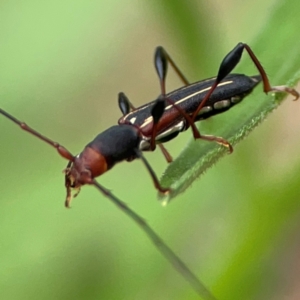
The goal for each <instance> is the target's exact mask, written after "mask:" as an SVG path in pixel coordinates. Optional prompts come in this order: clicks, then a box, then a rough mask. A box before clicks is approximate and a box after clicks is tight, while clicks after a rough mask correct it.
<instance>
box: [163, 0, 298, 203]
mask: <svg viewBox="0 0 300 300" xmlns="http://www.w3.org/2000/svg"><path fill="white" fill-rule="evenodd" d="M298 6H299V5H298V4H297V2H296V1H290V2H288V3H287V2H285V3H284V4H283V5H279V6H277V7H276V8H275V9H274V11H273V13H272V14H271V15H270V18H269V20H268V21H267V22H266V25H265V27H264V28H263V30H262V31H261V33H260V34H259V35H258V36H257V38H256V39H255V41H254V42H252V43H250V47H251V48H252V49H253V51H254V52H255V54H256V55H257V57H258V58H259V60H260V61H261V63H262V64H263V66H264V67H265V68H266V70H267V73H268V74H269V77H270V81H271V84H273V85H283V84H288V85H290V86H294V85H295V84H296V83H297V82H298V81H299V80H300V39H299V38H298V35H299V26H298V23H299V21H298V20H299V18H298V17H297V15H296V14H297V11H298ZM287 16H288V20H287ZM296 23H297V24H296ZM243 42H246V41H243ZM247 42H248V41H247ZM234 46H235V45H232V48H233V47H234ZM225 54H226V53H224V56H225ZM221 60H222V57H220V62H221ZM246 64H247V66H246ZM241 66H244V67H243V69H241V68H240V67H239V68H238V69H239V72H240V73H245V74H249V75H253V74H254V73H258V72H257V71H250V72H251V73H250V72H249V70H250V68H251V61H250V60H249V58H248V57H247V56H246V55H244V56H243V60H242V64H241ZM241 70H242V71H241ZM286 96H287V95H286V94H276V95H268V96H266V95H265V94H264V93H262V91H261V86H259V87H257V88H256V91H255V93H254V94H252V95H251V96H249V97H248V98H247V99H245V100H244V101H243V103H242V104H241V105H239V106H238V107H237V108H235V109H233V110H232V111H230V112H228V113H226V114H223V115H222V116H220V117H219V116H218V117H215V120H214V121H213V124H209V126H210V130H212V131H211V132H206V130H203V125H202V124H203V123H205V122H203V121H202V122H201V123H202V124H200V127H199V129H200V131H201V132H202V133H205V134H214V135H217V136H222V137H224V138H226V139H227V140H229V141H230V142H231V143H232V145H236V144H237V143H238V142H239V141H241V140H242V139H243V138H245V137H246V136H247V135H248V134H249V133H250V132H251V131H252V130H253V129H254V128H255V127H256V126H257V125H259V124H260V123H261V122H262V121H263V120H264V119H265V118H266V117H267V115H268V114H269V113H270V112H272V111H273V110H274V109H275V108H277V107H278V106H279V105H280V104H281V103H282V101H283V99H284V98H285V97H286ZM293 105H299V104H298V103H294V104H293ZM210 123H211V122H210ZM227 153H228V151H227V149H225V148H224V147H220V146H219V145H217V144H214V143H207V142H203V141H194V140H191V141H190V142H189V143H188V145H187V147H186V148H185V149H184V150H183V152H182V153H181V154H180V155H179V157H178V158H177V159H176V160H175V161H174V162H173V163H172V164H170V165H169V166H168V168H167V169H166V171H165V173H164V174H163V176H162V179H161V184H162V185H163V186H170V187H171V189H172V192H171V193H170V194H169V195H168V196H167V198H164V202H165V203H167V202H168V201H169V200H170V199H172V198H173V197H175V196H176V195H178V194H179V193H181V192H183V191H184V190H185V189H186V188H187V187H189V185H190V184H191V183H192V182H193V181H194V180H195V179H196V178H197V177H199V176H200V175H202V174H203V173H204V172H205V171H206V170H207V169H208V168H210V167H211V166H212V165H214V164H215V163H216V162H217V161H218V160H219V159H220V158H221V157H222V156H224V155H226V154H227Z"/></svg>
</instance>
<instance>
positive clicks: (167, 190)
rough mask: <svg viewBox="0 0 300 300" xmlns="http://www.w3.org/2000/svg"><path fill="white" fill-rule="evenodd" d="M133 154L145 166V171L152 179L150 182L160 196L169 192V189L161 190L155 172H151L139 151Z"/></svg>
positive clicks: (136, 150)
mask: <svg viewBox="0 0 300 300" xmlns="http://www.w3.org/2000/svg"><path fill="white" fill-rule="evenodd" d="M135 153H136V156H137V158H140V159H141V160H142V162H143V164H144V165H145V167H146V169H147V170H148V172H149V173H150V176H151V178H152V181H153V183H154V186H155V188H156V189H157V190H158V191H159V192H160V193H162V194H168V193H169V192H170V189H169V188H163V187H162V186H161V185H160V183H159V180H158V178H157V176H156V174H155V172H154V171H153V169H152V167H151V166H150V164H149V163H148V161H147V159H146V158H145V157H144V155H143V154H142V152H141V151H139V150H138V149H135Z"/></svg>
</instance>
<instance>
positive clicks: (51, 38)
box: [0, 0, 300, 300]
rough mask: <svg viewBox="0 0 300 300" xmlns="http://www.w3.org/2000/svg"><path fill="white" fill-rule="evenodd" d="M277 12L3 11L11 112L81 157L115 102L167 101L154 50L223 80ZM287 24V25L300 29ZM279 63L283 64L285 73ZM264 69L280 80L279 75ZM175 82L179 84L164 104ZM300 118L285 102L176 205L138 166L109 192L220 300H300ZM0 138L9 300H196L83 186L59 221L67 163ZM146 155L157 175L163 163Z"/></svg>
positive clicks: (25, 140) (113, 178) (126, 222)
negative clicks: (224, 65) (232, 60)
mask: <svg viewBox="0 0 300 300" xmlns="http://www.w3.org/2000/svg"><path fill="white" fill-rule="evenodd" d="M293 1H295V2H294V3H296V0H290V2H293ZM280 2H284V1H279V0H278V1H275V0H265V1H259V0H252V1H238V0H230V1H222V0H211V1H200V0H199V1H196V0H195V1H192V0H191V1H179V0H175V1H171V0H170V1H158V0H154V1H145V0H144V1H142V0H140V1H137V0H131V1H120V0H110V1H85V2H83V1H51V2H49V1H48V2H47V3H46V2H42V1H33V0H28V1H26V2H24V1H14V2H11V1H4V2H1V4H0V7H1V9H0V28H1V30H0V44H1V48H0V53H1V55H0V66H1V68H0V70H1V71H0V105H1V108H3V109H6V110H7V111H9V112H10V113H11V114H13V115H15V116H16V117H18V118H20V119H21V120H24V121H26V122H27V123H28V124H30V125H32V126H33V127H34V128H36V129H38V130H40V131H41V132H42V133H43V134H45V135H47V136H49V137H51V138H53V139H54V140H56V141H58V142H60V143H61V144H63V145H65V146H66V147H67V148H68V149H70V151H72V152H73V153H77V152H80V151H81V150H82V148H83V146H84V145H85V144H86V143H88V142H89V141H90V140H92V139H93V137H94V136H95V135H96V134H98V133H99V132H101V131H103V130H104V129H106V128H107V127H109V126H111V125H113V124H116V122H117V120H118V118H119V117H120V115H121V114H120V112H119V109H118V106H117V93H118V92H120V91H124V92H125V93H126V94H127V96H128V97H129V98H130V99H131V101H132V102H133V103H134V104H135V105H136V106H138V105H141V104H143V103H145V102H148V101H150V100H153V99H154V98H155V97H156V96H157V95H158V94H159V92H160V91H159V85H158V80H157V77H156V74H155V71H154V67H153V53H154V48H155V47H156V46H157V45H163V46H164V47H165V48H166V49H167V50H168V52H169V53H170V54H171V55H172V57H173V58H174V60H175V61H176V62H177V63H178V65H179V66H180V67H181V69H182V70H183V72H184V73H185V74H186V76H187V77H188V78H189V79H190V81H196V80H199V79H202V78H205V77H210V76H214V75H215V73H216V70H217V69H218V66H219V63H220V61H221V59H222V58H223V56H224V55H225V54H226V53H227V52H228V51H229V50H230V49H231V48H232V47H233V46H235V44H236V43H237V42H239V41H243V42H247V43H249V44H250V45H251V43H252V42H253V43H254V41H255V37H256V36H257V35H258V34H259V33H260V32H261V31H262V30H263V28H264V25H265V24H266V22H268V17H269V16H270V15H271V14H272V11H273V10H274V9H275V8H276V6H277V5H278V3H280ZM299 9H300V3H299ZM290 13H291V15H286V16H285V20H286V22H289V21H291V20H293V19H292V18H295V16H296V12H295V11H291V12H290ZM291 22H292V21H291ZM298 22H299V25H300V21H298ZM292 24H294V23H293V22H292ZM278 26H280V23H279V24H278ZM286 36H287V39H289V32H287V33H286ZM290 38H295V37H290ZM274 39H276V28H274ZM265 49H266V54H265V55H269V56H272V55H273V54H274V53H276V49H274V48H272V47H269V46H268V44H266V45H265ZM254 50H255V49H254ZM258 55H259V54H258ZM284 59H285V53H282V64H283V66H284ZM262 62H263V60H262ZM247 64H251V63H250V61H249V60H248V62H247ZM265 68H266V69H267V71H268V73H269V75H270V76H271V75H272V72H273V71H274V70H272V67H271V66H267V65H265ZM253 70H254V69H253ZM239 71H241V72H243V71H242V70H241V69H239ZM252 73H256V72H255V71H253V72H252ZM271 80H272V76H271ZM180 84H181V83H180V81H179V80H178V79H177V78H176V76H175V75H174V74H173V73H172V72H170V74H169V76H168V86H167V88H168V90H171V89H174V88H176V87H178V86H180ZM275 84H280V82H275ZM262 97H264V95H263V94H262ZM247 101H251V97H249V99H247ZM234 113H237V114H238V107H237V108H235V109H234ZM299 115H300V106H299V103H293V102H291V101H288V100H287V101H285V102H284V103H283V105H281V107H280V108H279V109H277V110H276V111H275V112H274V113H272V114H271V115H270V116H269V118H268V120H267V121H266V122H264V123H263V124H262V125H261V126H259V127H258V128H257V129H256V130H255V131H254V132H253V134H251V135H250V136H249V137H248V138H247V139H246V140H245V141H243V142H242V143H240V144H238V145H237V146H236V147H235V152H234V154H233V155H230V156H229V155H228V156H226V157H225V158H224V159H222V160H221V161H220V162H219V163H218V164H217V165H216V166H214V167H213V168H211V169H210V170H209V171H208V172H207V173H206V174H205V176H203V177H201V179H200V180H198V181H196V182H194V184H193V186H192V187H191V188H189V189H188V190H187V191H186V192H185V193H184V194H182V195H180V196H178V197H177V198H176V199H175V200H174V201H172V203H171V204H170V205H168V206H167V207H162V206H161V205H160V204H159V202H158V201H157V193H156V191H155V189H154V188H153V186H152V182H151V180H150V177H149V175H148V174H147V172H146V170H145V169H144V167H143V165H142V164H141V162H139V161H134V162H132V163H130V164H129V163H126V162H124V163H122V164H119V165H117V166H116V167H115V168H114V169H112V170H111V171H110V172H108V173H107V174H105V175H103V176H102V177H101V178H99V181H100V182H101V184H103V185H104V186H105V187H107V188H109V189H111V190H112V191H113V192H114V193H115V194H116V195H117V196H118V197H119V198H121V199H122V200H123V201H125V202H126V203H127V204H128V205H129V206H130V207H131V208H133V209H134V210H135V211H136V212H138V213H139V214H140V215H142V216H143V217H144V218H145V219H146V220H147V221H148V223H149V224H150V225H151V226H152V227H153V228H154V229H155V230H156V232H158V233H159V235H160V236H161V237H163V239H164V240H165V241H166V242H167V244H168V245H169V246H170V247H171V248H172V249H173V250H174V251H175V252H176V253H177V254H178V255H179V256H180V257H181V258H182V259H183V260H184V261H185V262H186V264H187V265H188V266H190V268H191V269H192V270H193V271H194V272H195V273H196V274H197V275H198V276H199V278H201V280H202V281H203V282H204V283H205V284H206V286H207V287H208V288H209V289H210V290H211V291H212V292H213V293H214V294H215V295H216V297H217V298H218V299H220V300H221V299H224V300H225V299H231V300H233V299H299V298H300V289H299V274H300V261H299V259H300V257H299V252H300V235H299V229H300V221H299V220H300V214H299V212H300V201H299V200H300V197H299V196H300V190H299V174H300V156H299V151H298V149H299V146H300V142H299V141H300V139H299V134H300V121H299V119H300V118H299ZM230 116H231V115H230V114H229V113H228V118H230ZM207 122H212V123H213V124H214V122H218V117H216V118H214V120H210V121H207ZM0 137H1V147H0V155H1V159H0V172H1V173H0V178H1V180H0V191H1V194H0V195H1V196H0V200H1V206H0V207H1V209H0V294H1V299H124V300H125V299H128V300H129V299H198V296H197V294H196V293H195V292H194V291H193V290H192V289H191V287H190V286H189V285H188V284H187V283H186V282H185V280H184V279H182V277H181V276H180V275H178V274H177V273H176V272H175V271H174V269H173V268H172V267H171V266H170V265H169V264H168V262H166V260H165V259H164V258H163V257H162V256H161V255H160V254H159V253H158V252H157V250H156V249H155V247H154V246H153V245H152V244H151V243H150V242H149V240H148V239H147V237H146V236H145V235H144V233H143V232H142V231H141V230H140V229H139V228H138V227H137V226H136V224H134V223H133V222H132V221H131V220H130V219H128V217H127V216H125V215H124V214H123V213H122V212H121V211H120V210H118V209H117V208H116V207H115V206H114V205H112V204H111V203H110V201H108V199H106V198H105V197H103V196H102V195H101V194H99V192H98V191H97V190H95V189H94V188H92V187H84V188H83V189H82V192H81V194H80V195H79V196H78V198H77V199H76V200H75V201H74V202H73V207H72V209H70V210H67V209H65V208H64V207H63V202H64V199H65V189H64V178H63V174H62V170H63V169H64V167H65V165H66V162H65V161H63V160H62V159H61V158H60V157H59V156H58V155H57V154H56V153H55V151H54V150H53V149H51V148H50V147H49V146H47V145H46V144H43V143H41V142H40V141H38V140H37V139H36V138H34V137H32V136H30V135H29V134H26V133H24V132H22V131H21V130H19V129H18V128H17V127H16V126H15V125H14V124H12V123H11V122H9V121H8V120H7V119H5V118H3V117H0ZM189 139H190V132H189V131H188V132H186V133H184V134H182V135H180V137H179V138H178V139H176V140H174V141H172V142H170V143H168V144H167V148H168V149H169V151H170V152H171V153H172V155H173V156H174V157H176V156H177V155H178V154H179V153H180V150H181V149H182V148H183V147H184V146H185V145H186V143H187V141H188V140H189ZM199 147H201V145H199ZM146 156H147V158H148V159H149V161H150V162H151V164H152V166H153V168H154V169H155V170H156V171H157V174H158V175H160V174H162V173H163V171H164V169H165V167H166V163H165V161H164V158H163V157H162V155H161V154H160V153H159V151H156V152H154V153H149V154H146Z"/></svg>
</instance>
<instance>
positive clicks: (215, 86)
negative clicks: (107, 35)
mask: <svg viewBox="0 0 300 300" xmlns="http://www.w3.org/2000/svg"><path fill="white" fill-rule="evenodd" d="M244 50H246V51H247V52H248V54H249V56H250V58H251V60H252V61H253V63H254V65H255V66H256V68H257V69H258V72H259V75H256V76H250V77H249V76H246V75H242V74H230V72H231V71H232V70H233V69H234V67H235V66H236V65H237V64H238V62H239V60H240V58H241V56H242V53H243V51H244ZM154 63H155V68H156V72H157V74H158V77H159V81H160V89H161V95H160V96H159V97H158V98H157V99H156V100H154V101H152V102H150V103H147V104H145V105H143V106H141V107H138V108H135V107H134V106H133V105H132V104H131V102H130V101H129V100H128V98H127V97H126V96H125V94H124V93H120V94H119V99H118V101H119V107H120V110H121V112H122V113H123V117H122V118H120V119H119V122H118V123H119V125H116V126H112V127H110V128H108V129H107V130H105V131H104V132H102V133H100V134H99V135H98V136H96V138H95V139H94V140H93V141H92V142H90V143H89V144H87V145H86V146H85V148H84V149H83V151H82V152H81V153H80V154H79V155H76V156H75V155H73V154H71V152H69V151H68V150H67V149H66V148H65V147H63V146H61V145H60V144H58V143H56V142H54V141H53V140H51V139H49V138H47V137H45V136H43V135H42V134H40V133H39V132H37V131H36V130H34V129H33V128H31V127H30V126H28V125H27V124H26V123H23V122H21V121H19V120H18V119H16V118H15V117H13V116H12V115H10V114H9V113H7V112H6V111H4V110H3V109H0V113H1V114H2V115H4V116H5V117H7V118H8V119H10V120H11V121H13V122H14V123H16V124H17V125H19V126H20V127H21V128H22V129H23V130H26V131H28V132H29V133H31V134H33V135H34V136H36V137H37V138H39V139H40V140H42V141H44V142H46V143H48V144H49V145H51V146H52V147H54V148H56V150H57V151H58V153H59V154H60V155H61V156H62V157H63V158H65V159H67V160H68V161H69V162H68V165H67V167H66V169H65V170H64V173H65V186H66V190H67V196H66V201H65V206H66V207H69V206H70V202H71V200H72V189H74V190H75V193H74V195H73V197H75V196H77V195H78V193H79V191H80V188H81V186H82V185H85V184H91V185H94V186H95V187H96V188H97V189H98V190H99V191H100V192H102V193H103V194H104V195H105V196H106V197H108V198H109V199H110V200H111V201H112V202H114V203H115V204H116V205H117V206H118V207H119V208H120V209H121V210H123V211H124V212H125V213H126V214H127V215H128V216H130V217H131V218H132V219H133V220H134V221H135V222H136V223H137V224H138V225H139V226H140V227H141V228H142V229H143V230H144V231H145V233H146V234H147V235H148V237H149V238H150V239H151V240H152V242H153V243H154V244H155V245H156V247H157V248H158V249H159V250H160V251H161V253H162V254H163V255H164V256H165V257H166V258H167V260H168V261H169V262H170V263H171V264H172V265H173V266H174V267H175V268H176V269H177V270H178V271H179V272H180V273H181V275H182V276H183V277H184V278H185V279H187V280H188V281H189V282H190V284H191V285H192V286H193V288H194V289H195V290H196V291H197V292H198V293H199V295H201V296H202V297H204V298H205V299H215V298H214V296H213V295H212V294H211V293H210V292H209V291H208V290H207V289H206V288H205V286H204V285H203V284H202V283H201V282H200V281H199V280H198V279H197V277H196V276H195V275H194V274H193V273H192V272H191V271H190V270H189V269H188V268H187V267H186V266H185V264H184V263H183V262H182V261H181V260H180V259H179V257H177V256H176V254H175V253H174V252H173V251H172V250H171V249H170V248H169V247H168V246H167V245H166V244H165V243H164V242H163V240H162V239H161V238H160V237H159V236H158V235H157V234H156V233H155V232H154V231H153V230H152V229H151V228H150V227H149V226H148V225H147V224H146V223H145V221H144V220H143V219H142V218H141V217H140V216H139V215H137V214H136V213H135V212H134V211H132V210H131V209H130V208H129V207H127V206H126V204H124V203H123V202H122V201H121V200H119V199H118V198H117V197H115V196H114V195H113V194H112V193H111V192H110V191H108V190H107V189H105V188H104V187H103V186H102V185H100V184H99V183H98V182H97V181H96V180H95V178H96V177H98V176H100V175H102V174H103V173H105V172H106V171H108V170H109V169H111V168H112V167H113V166H114V165H115V164H116V163H118V162H121V161H123V160H127V161H132V160H134V159H136V158H139V159H141V161H142V162H143V163H144V165H145V167H146V169H147V170H148V171H149V174H150V176H151V178H152V180H153V182H154V185H155V187H156V189H157V190H158V191H159V192H161V193H168V192H169V191H170V190H169V188H168V187H162V186H161V185H160V183H159V181H158V179H157V177H156V175H155V173H154V171H153V169H152V168H151V166H150V165H149V163H148V162H147V160H146V159H145V158H144V156H143V154H142V151H154V150H155V147H156V145H159V147H160V148H161V150H162V152H163V154H164V156H165V158H166V160H167V161H168V162H171V161H172V158H171V156H170V154H169V153H168V151H167V150H166V149H165V148H164V147H163V145H162V143H165V142H167V141H169V140H171V139H173V138H175V137H176V136H177V135H178V134H179V133H180V132H181V131H184V130H186V129H188V127H191V128H192V132H193V136H194V138H195V139H203V140H207V141H214V142H217V143H219V144H221V145H224V146H225V147H227V148H228V149H229V152H232V151H233V149H232V146H231V145H230V143H229V142H228V141H226V140H225V139H223V138H221V137H216V136H209V135H203V134H201V133H200V132H199V130H198V129H197V128H196V126H195V122H196V121H199V120H203V119H207V118H209V117H211V116H214V115H217V114H219V113H221V112H224V111H226V110H228V109H230V108H231V107H233V106H234V105H235V104H237V103H239V102H241V100H242V99H243V98H244V97H245V96H247V95H248V94H249V93H251V91H252V90H253V88H254V87H255V86H256V85H257V84H258V83H259V82H260V81H262V83H263V90H264V92H265V93H268V92H271V91H274V92H286V93H290V94H292V95H294V96H295V98H296V99H297V98H298V97H299V94H298V92H297V91H296V90H294V89H292V88H290V87H287V86H271V85H270V82H269V79H268V77H267V75H266V72H265V70H264V69H263V67H262V65H261V64H260V62H259V61H258V59H257V57H256V56H255V54H254V53H253V51H252V50H251V48H250V47H249V46H248V45H247V44H244V43H239V44H238V45H237V46H236V47H235V48H234V49H233V50H232V51H230V52H229V53H228V54H227V55H226V56H225V58H224V59H223V61H222V63H221V65H220V68H219V71H218V74H217V77H215V78H210V79H205V80H202V81H198V82H195V83H193V84H190V83H189V82H188V80H187V79H186V78H185V76H184V75H183V73H182V72H181V71H180V70H179V68H178V67H177V66H176V64H175V63H174V61H173V60H172V59H171V57H170V56H169V55H168V53H167V52H166V51H165V50H164V49H163V48H162V47H157V48H156V52H155V58H154ZM168 64H170V65H171V66H172V67H173V69H174V70H175V72H176V73H177V74H178V76H179V77H180V79H181V80H182V82H183V83H184V85H185V86H184V87H182V88H179V89H177V90H175V91H173V92H171V93H168V94H166V87H165V86H166V84H165V78H166V74H167V66H168ZM296 99H295V100H296Z"/></svg>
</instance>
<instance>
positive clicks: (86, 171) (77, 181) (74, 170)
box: [64, 147, 107, 207]
mask: <svg viewBox="0 0 300 300" xmlns="http://www.w3.org/2000/svg"><path fill="white" fill-rule="evenodd" d="M106 171H107V162H106V159H105V157H104V156H103V155H102V154H101V153H99V152H97V151H96V150H94V149H92V148H90V147H85V148H84V150H83V151H82V152H81V153H80V154H79V155H77V156H76V157H75V158H74V160H73V161H70V162H69V163H68V165H67V168H66V169H65V170H64V173H65V186H66V189H67V197H66V202H65V206H66V207H70V203H71V200H72V198H74V197H76V196H77V195H78V194H79V192H80V188H81V186H82V185H85V184H91V183H92V179H93V178H95V177H97V176H100V175H101V174H103V173H104V172H106ZM72 189H73V190H75V193H74V194H73V195H72Z"/></svg>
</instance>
